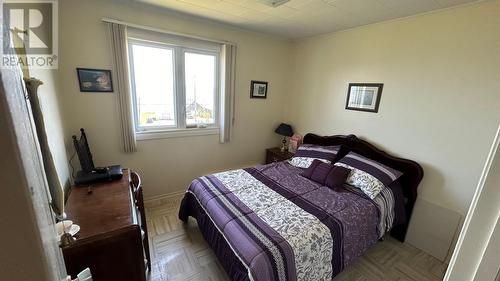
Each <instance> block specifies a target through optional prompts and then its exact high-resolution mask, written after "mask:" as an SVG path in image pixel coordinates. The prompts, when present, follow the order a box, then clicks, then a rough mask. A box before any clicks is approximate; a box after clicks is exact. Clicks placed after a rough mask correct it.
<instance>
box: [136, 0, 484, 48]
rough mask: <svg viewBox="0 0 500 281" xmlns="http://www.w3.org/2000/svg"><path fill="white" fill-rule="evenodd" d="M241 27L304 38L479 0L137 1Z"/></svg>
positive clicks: (288, 36) (137, 0) (293, 37)
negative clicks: (268, 3)
mask: <svg viewBox="0 0 500 281" xmlns="http://www.w3.org/2000/svg"><path fill="white" fill-rule="evenodd" d="M135 1H136V2H141V3H146V4H151V5H154V6H159V7H162V8H166V9H168V10H172V11H176V12H182V13H185V14H189V15H194V16H197V17H202V18H207V19H211V20H215V21H219V22H222V23H226V24H230V25H234V26H238V27H240V28H244V29H249V30H254V31H258V32H263V33H269V34H273V35H278V36H282V37H286V38H292V39H295V38H301V37H307V36H313V35H317V34H322V33H328V32H334V31H339V30H344V29H348V28H352V27H356V26H361V25H365V24H370V23H375V22H381V21H386V20H391V19H395V18H401V17H406V16H410V15H415V14H420V13H424V12H428V11H432V10H436V9H442V8H446V7H451V6H454V5H459V4H463V3H468V2H476V0H290V1H289V2H287V3H285V4H284V5H281V6H279V7H276V8H272V7H269V6H266V5H264V4H262V3H261V2H260V1H259V0H135Z"/></svg>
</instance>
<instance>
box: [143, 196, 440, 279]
mask: <svg viewBox="0 0 500 281" xmlns="http://www.w3.org/2000/svg"><path fill="white" fill-rule="evenodd" d="M180 200H181V197H180V196H177V197H172V198H167V199H162V200H159V201H157V202H150V203H148V204H147V209H146V215H147V224H148V228H149V237H150V247H151V255H152V257H151V259H152V269H151V272H150V273H149V281H188V280H189V281H201V280H204V281H207V280H210V281H225V280H229V278H228V277H227V275H226V273H225V272H224V269H223V268H222V266H221V265H220V264H219V262H218V261H217V257H216V256H215V255H214V254H213V252H212V250H211V249H210V247H209V246H208V244H207V243H206V242H205V240H204V239H203V237H202V235H201V233H200V232H199V230H198V227H197V225H196V221H195V220H194V219H192V218H190V221H189V223H187V224H183V223H182V222H181V221H180V220H179V219H178V218H177V212H178V210H179V204H180ZM446 266H447V265H446V264H444V263H442V262H440V261H439V260H437V259H436V258H434V257H432V256H430V255H428V254H426V253H425V252H423V251H421V250H419V249H417V248H415V247H412V246H411V245H408V244H406V243H400V242H399V241H397V240H394V239H392V238H387V239H386V240H385V241H383V242H379V243H377V244H376V245H375V246H373V247H372V248H371V249H370V250H368V251H367V252H366V253H365V254H364V255H363V256H362V257H360V258H359V259H358V260H357V261H355V262H354V263H353V264H352V265H350V266H349V267H348V268H346V269H345V270H344V271H343V272H342V273H340V274H339V275H338V276H337V277H335V278H334V279H333V281H348V280H349V281H379V280H380V281H382V280H384V281H386V280H415V281H427V280H436V281H437V280H442V278H443V276H444V273H445V271H446Z"/></svg>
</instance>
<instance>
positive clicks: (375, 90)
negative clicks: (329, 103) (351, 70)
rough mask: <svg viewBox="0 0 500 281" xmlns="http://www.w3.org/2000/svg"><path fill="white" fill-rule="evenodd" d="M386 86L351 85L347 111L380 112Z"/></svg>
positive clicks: (370, 84) (372, 84)
mask: <svg viewBox="0 0 500 281" xmlns="http://www.w3.org/2000/svg"><path fill="white" fill-rule="evenodd" d="M383 87H384V84H376V83H350V84H349V90H348V92H347V101H346V104H345V109H349V110H359V111H368V112H378V106H379V104H380V96H381V95H382V88H383Z"/></svg>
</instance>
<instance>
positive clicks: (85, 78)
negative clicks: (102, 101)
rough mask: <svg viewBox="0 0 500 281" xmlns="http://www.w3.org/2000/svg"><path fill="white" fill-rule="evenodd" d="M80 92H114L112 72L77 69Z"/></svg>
mask: <svg viewBox="0 0 500 281" xmlns="http://www.w3.org/2000/svg"><path fill="white" fill-rule="evenodd" d="M76 72H77V74H78V83H79V84H80V92H108V93H109V92H113V81H112V80H111V70H105V69H92V68H77V69H76Z"/></svg>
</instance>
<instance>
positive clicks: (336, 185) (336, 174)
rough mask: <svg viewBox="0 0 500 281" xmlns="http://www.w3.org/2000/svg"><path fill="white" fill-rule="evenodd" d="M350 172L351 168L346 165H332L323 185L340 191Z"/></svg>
mask: <svg viewBox="0 0 500 281" xmlns="http://www.w3.org/2000/svg"><path fill="white" fill-rule="evenodd" d="M350 173H351V170H350V169H347V168H346V167H340V166H333V169H332V170H331V171H330V173H329V174H328V176H327V177H326V181H325V185H326V186H328V187H329V188H331V189H333V190H335V191H339V192H340V191H342V190H343V189H344V183H345V182H346V181H347V177H349V174H350Z"/></svg>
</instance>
